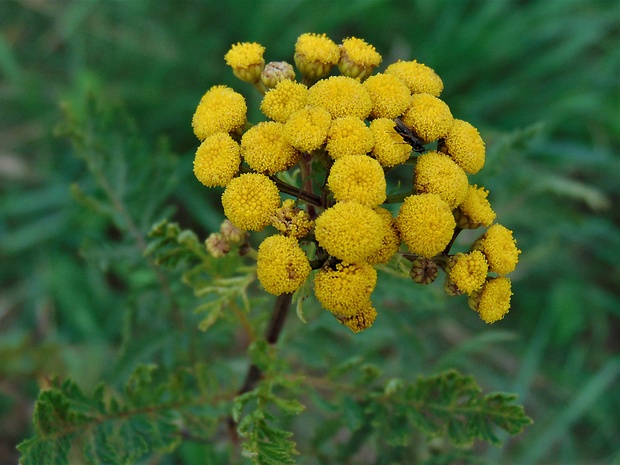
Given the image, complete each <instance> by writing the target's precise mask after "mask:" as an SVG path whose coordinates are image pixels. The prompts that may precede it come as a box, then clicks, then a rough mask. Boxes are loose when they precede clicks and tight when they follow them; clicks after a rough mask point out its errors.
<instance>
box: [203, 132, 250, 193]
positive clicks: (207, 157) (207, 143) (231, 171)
mask: <svg viewBox="0 0 620 465" xmlns="http://www.w3.org/2000/svg"><path fill="white" fill-rule="evenodd" d="M240 164H241V149H240V148H239V144H237V143H236V142H235V141H234V140H233V139H232V137H230V136H229V135H228V134H226V133H224V132H218V133H216V134H213V135H212V136H209V137H207V138H206V139H205V140H204V141H202V143H201V144H200V146H199V147H198V150H196V156H195V157H194V175H195V176H196V178H197V179H198V180H199V181H200V182H201V183H202V184H204V185H205V186H207V187H215V186H221V187H224V186H226V184H228V183H229V182H230V180H231V179H232V178H233V177H235V175H236V174H237V172H238V171H239V165H240Z"/></svg>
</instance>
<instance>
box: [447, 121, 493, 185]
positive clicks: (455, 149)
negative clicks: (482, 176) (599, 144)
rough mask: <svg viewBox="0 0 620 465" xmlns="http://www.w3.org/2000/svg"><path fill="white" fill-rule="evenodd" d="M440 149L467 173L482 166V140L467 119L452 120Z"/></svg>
mask: <svg viewBox="0 0 620 465" xmlns="http://www.w3.org/2000/svg"><path fill="white" fill-rule="evenodd" d="M441 149H442V151H444V152H446V153H448V154H449V155H450V156H451V157H452V158H453V159H454V161H455V162H456V163H458V165H459V166H460V167H461V168H463V169H464V170H465V171H467V172H468V173H471V174H476V173H477V172H478V171H480V170H481V169H482V167H483V166H484V160H485V156H486V155H485V153H486V151H485V147H484V141H483V140H482V137H480V133H479V132H478V130H477V129H476V128H475V127H473V126H472V125H471V124H469V123H468V122H467V121H462V120H460V119H455V120H454V124H453V125H452V127H451V128H450V130H449V131H448V134H446V136H445V137H444V142H443V146H442V148H441Z"/></svg>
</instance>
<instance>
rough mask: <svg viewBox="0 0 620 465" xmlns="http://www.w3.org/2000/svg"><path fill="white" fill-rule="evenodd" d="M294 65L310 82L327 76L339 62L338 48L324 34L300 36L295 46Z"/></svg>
mask: <svg viewBox="0 0 620 465" xmlns="http://www.w3.org/2000/svg"><path fill="white" fill-rule="evenodd" d="M294 59H295V65H296V66H297V69H298V70H299V72H300V73H301V74H303V76H304V77H305V78H306V79H308V80H311V81H314V80H317V79H321V78H323V77H325V76H327V75H328V74H329V72H330V71H331V69H332V66H334V65H335V64H336V63H338V61H339V60H340V48H339V47H338V45H336V43H334V42H333V41H332V40H331V39H329V38H328V37H327V36H326V35H325V34H312V33H307V34H302V35H300V36H299V38H298V39H297V43H296V44H295V57H294Z"/></svg>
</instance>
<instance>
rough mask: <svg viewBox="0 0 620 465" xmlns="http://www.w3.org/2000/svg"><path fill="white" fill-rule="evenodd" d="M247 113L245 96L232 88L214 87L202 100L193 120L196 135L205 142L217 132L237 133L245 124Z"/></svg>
mask: <svg viewBox="0 0 620 465" xmlns="http://www.w3.org/2000/svg"><path fill="white" fill-rule="evenodd" d="M247 111H248V107H247V105H246V104H245V98H244V97H243V95H241V94H238V93H237V92H235V91H234V90H232V89H231V88H230V87H226V86H213V87H211V89H209V90H208V91H207V92H206V93H205V94H204V95H203V96H202V98H201V99H200V103H199V104H198V107H197V108H196V112H195V113H194V116H193V118H192V128H193V129H194V134H195V135H196V137H198V139H200V140H204V139H206V138H207V137H209V136H210V135H213V134H215V133H216V132H232V131H235V130H237V129H239V128H240V127H241V126H243V125H244V124H245V120H246V114H247Z"/></svg>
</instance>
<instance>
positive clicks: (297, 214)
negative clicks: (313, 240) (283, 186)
mask: <svg viewBox="0 0 620 465" xmlns="http://www.w3.org/2000/svg"><path fill="white" fill-rule="evenodd" d="M271 224H272V225H273V227H274V228H276V229H277V230H278V231H280V232H281V233H282V234H284V235H286V236H291V237H294V238H297V239H300V238H302V237H304V236H305V235H306V234H308V233H309V232H310V230H311V229H312V227H313V226H314V221H312V220H311V219H310V215H308V213H306V212H305V211H303V210H302V209H301V208H298V207H296V206H295V201H294V200H293V199H286V200H285V201H284V202H282V207H280V208H278V209H277V210H276V212H275V214H274V216H273V217H272V218H271Z"/></svg>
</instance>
